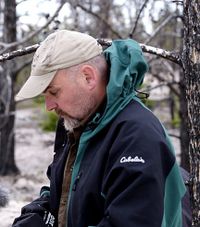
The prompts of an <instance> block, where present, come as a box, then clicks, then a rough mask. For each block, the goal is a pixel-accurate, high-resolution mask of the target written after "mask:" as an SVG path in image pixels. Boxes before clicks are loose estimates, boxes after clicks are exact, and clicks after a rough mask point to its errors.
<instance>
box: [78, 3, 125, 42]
mask: <svg viewBox="0 0 200 227" xmlns="http://www.w3.org/2000/svg"><path fill="white" fill-rule="evenodd" d="M76 6H77V7H79V8H81V9H82V10H83V11H85V12H86V13H89V14H91V15H92V16H94V17H96V18H97V19H99V20H100V21H103V23H105V24H106V26H107V27H108V28H109V29H110V31H111V32H112V33H113V34H114V35H116V36H117V37H118V38H120V39H121V38H122V36H121V35H120V34H119V33H118V32H117V31H115V30H114V29H113V28H112V26H111V25H110V24H109V23H108V22H107V21H106V20H105V19H104V18H102V17H100V16H99V15H98V14H96V13H94V12H92V11H91V10H89V9H87V8H85V7H84V6H83V5H81V4H79V3H77V4H76Z"/></svg>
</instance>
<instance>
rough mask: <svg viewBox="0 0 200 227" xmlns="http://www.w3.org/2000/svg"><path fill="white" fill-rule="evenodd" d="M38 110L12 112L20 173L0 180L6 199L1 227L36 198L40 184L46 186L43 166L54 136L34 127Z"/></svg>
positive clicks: (48, 156)
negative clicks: (14, 116)
mask: <svg viewBox="0 0 200 227" xmlns="http://www.w3.org/2000/svg"><path fill="white" fill-rule="evenodd" d="M40 114H41V113H40V110H39V109H24V110H18V111H17V112H16V127H15V134H16V155H15V159H16V163H17V166H18V168H19V169H20V172H21V174H20V175H18V176H10V177H0V187H1V188H2V189H4V190H5V191H6V192H7V194H8V198H9V203H8V205H7V206H6V207H5V208H0V217H1V224H0V226H1V227H9V226H11V224H12V222H13V220H14V218H15V217H17V216H19V215H20V210H21V207H22V206H24V205H25V204H28V203H29V202H30V201H32V200H33V199H35V198H37V197H38V195H39V191H40V188H41V186H42V185H48V179H47V177H46V169H47V166H48V165H49V164H50V163H51V160H52V157H53V140H54V133H46V132H45V133H44V132H43V131H42V130H41V128H40V127H39V126H38V115H40Z"/></svg>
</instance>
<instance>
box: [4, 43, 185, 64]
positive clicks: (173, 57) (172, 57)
mask: <svg viewBox="0 0 200 227" xmlns="http://www.w3.org/2000/svg"><path fill="white" fill-rule="evenodd" d="M98 42H99V43H100V44H101V45H104V46H110V45H111V43H112V41H106V40H103V39H98ZM140 46H141V48H142V50H143V51H144V52H146V53H150V54H155V55H157V56H159V57H162V58H165V59H167V60H169V61H172V62H174V63H176V64H178V65H180V66H182V61H181V58H180V57H179V55H178V53H174V52H170V51H167V50H163V49H160V48H156V47H151V46H147V45H145V44H140ZM38 47H39V44H35V45H32V46H28V47H25V48H22V49H19V50H15V51H12V52H9V53H5V54H2V55H0V62H3V61H5V60H10V59H13V58H15V57H17V56H22V55H26V54H30V53H32V52H34V51H36V49H37V48H38Z"/></svg>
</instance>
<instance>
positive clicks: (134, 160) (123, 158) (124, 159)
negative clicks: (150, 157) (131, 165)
mask: <svg viewBox="0 0 200 227" xmlns="http://www.w3.org/2000/svg"><path fill="white" fill-rule="evenodd" d="M124 162H141V163H145V161H144V159H143V158H142V157H139V158H138V156H135V157H134V158H132V157H131V156H129V157H128V158H126V157H122V158H121V159H120V163H124Z"/></svg>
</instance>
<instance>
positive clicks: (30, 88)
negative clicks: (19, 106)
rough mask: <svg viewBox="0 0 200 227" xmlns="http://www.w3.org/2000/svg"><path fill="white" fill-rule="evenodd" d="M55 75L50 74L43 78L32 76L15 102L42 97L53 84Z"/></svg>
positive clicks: (53, 73)
mask: <svg viewBox="0 0 200 227" xmlns="http://www.w3.org/2000/svg"><path fill="white" fill-rule="evenodd" d="M55 74H56V72H50V73H48V74H45V75H42V76H30V77H29V78H28V80H27V81H26V82H25V84H24V85H23V87H22V88H21V90H20V91H19V92H18V94H17V95H16V96H15V101H21V100H24V99H30V98H33V97H36V96H38V95H40V94H41V93H42V92H43V91H44V90H45V89H46V88H47V87H48V85H49V84H50V83H51V81H52V79H53V77H54V76H55Z"/></svg>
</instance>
